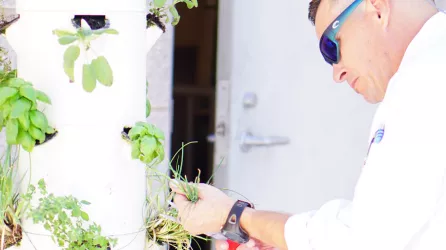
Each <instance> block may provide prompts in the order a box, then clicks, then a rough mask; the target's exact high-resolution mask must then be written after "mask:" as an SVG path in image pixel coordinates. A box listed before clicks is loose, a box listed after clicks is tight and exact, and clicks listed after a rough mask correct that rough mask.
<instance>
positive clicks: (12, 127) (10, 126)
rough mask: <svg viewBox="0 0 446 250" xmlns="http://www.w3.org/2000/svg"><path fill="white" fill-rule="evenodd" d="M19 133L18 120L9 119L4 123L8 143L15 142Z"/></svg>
mask: <svg viewBox="0 0 446 250" xmlns="http://www.w3.org/2000/svg"><path fill="white" fill-rule="evenodd" d="M18 133H19V122H18V121H17V120H16V119H11V120H9V121H8V122H7V123H6V142H7V143H8V144H9V145H13V144H17V135H18Z"/></svg>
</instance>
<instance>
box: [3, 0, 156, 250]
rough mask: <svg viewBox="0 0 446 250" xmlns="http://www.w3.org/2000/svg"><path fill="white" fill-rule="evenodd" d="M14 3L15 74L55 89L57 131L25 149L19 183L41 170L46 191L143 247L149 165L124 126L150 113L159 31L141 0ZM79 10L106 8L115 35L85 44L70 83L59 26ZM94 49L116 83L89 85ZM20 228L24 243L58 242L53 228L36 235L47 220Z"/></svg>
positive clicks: (49, 109)
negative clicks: (134, 151)
mask: <svg viewBox="0 0 446 250" xmlns="http://www.w3.org/2000/svg"><path fill="white" fill-rule="evenodd" d="M16 7H17V12H18V14H20V19H19V20H18V21H17V23H15V24H14V25H12V26H11V27H10V28H9V29H8V30H7V34H6V35H7V39H8V41H9V42H10V44H11V45H12V47H13V48H14V50H15V51H16V53H17V71H18V77H21V78H24V79H25V80H27V81H30V82H32V84H33V85H34V87H35V88H36V89H39V90H41V91H43V92H45V93H46V94H47V95H48V96H49V97H50V98H51V101H52V105H48V106H45V107H43V106H42V108H44V109H43V112H44V113H45V114H46V115H47V118H48V121H49V124H50V125H51V126H52V127H54V128H55V129H56V130H57V131H58V133H57V135H56V136H55V137H54V138H52V139H51V140H49V141H48V142H46V143H44V144H42V145H39V146H36V147H35V148H34V149H33V151H32V152H31V154H29V153H28V152H26V151H24V150H22V151H21V155H20V171H21V173H25V172H26V173H27V175H26V178H25V180H24V181H23V182H22V184H21V185H22V187H23V190H26V187H27V185H28V180H29V179H28V178H29V177H30V176H31V183H33V184H36V183H37V182H38V180H39V179H41V178H44V179H45V182H46V184H47V189H48V191H49V192H50V193H54V194H55V195H73V196H74V197H76V198H78V199H80V200H87V201H89V202H90V203H91V205H89V206H86V208H85V210H86V211H87V212H88V214H89V216H90V219H91V220H92V221H94V222H96V223H98V224H99V225H100V226H101V227H102V229H103V234H104V235H116V238H117V239H118V245H117V246H116V247H114V248H113V249H123V248H124V249H129V250H142V249H144V246H145V242H146V240H145V230H144V216H145V215H144V204H145V198H146V176H145V168H144V165H143V164H142V163H141V162H140V161H138V160H132V159H131V153H130V152H131V149H130V146H129V144H128V143H126V142H125V141H124V140H123V139H122V138H121V131H122V130H123V127H124V126H132V125H133V124H134V123H135V122H137V121H144V120H145V112H146V110H145V107H146V55H147V52H148V51H149V50H150V48H151V47H152V46H153V45H154V43H155V41H156V40H157V39H158V38H159V36H160V35H161V34H162V30H161V29H159V28H158V27H156V26H152V27H151V28H149V29H146V14H147V2H146V1H145V0H125V1H122V0H119V1H118V0H38V1H37V0H17V2H16ZM75 15H105V17H106V19H107V20H108V21H109V24H110V28H112V29H115V30H117V31H118V32H119V34H117V35H116V34H113V35H112V34H104V35H102V36H100V37H99V38H98V39H96V40H94V41H92V43H91V49H90V50H89V51H88V53H87V54H85V53H84V51H83V50H82V49H81V53H80V56H79V59H78V60H77V61H76V64H75V67H74V82H70V81H69V78H68V76H67V75H66V74H65V72H64V68H63V65H64V61H63V58H64V52H65V50H66V48H67V46H68V45H65V46H64V45H61V44H59V42H58V37H57V36H56V35H55V34H53V30H56V29H62V30H71V31H73V32H75V27H74V26H73V24H72V19H73V18H74V16H75ZM98 56H105V57H106V58H107V60H108V62H109V65H110V66H111V68H112V70H113V84H112V85H111V86H105V85H103V84H100V83H99V82H98V83H97V84H96V87H95V88H94V90H93V91H91V92H87V91H86V90H84V88H83V85H82V74H83V73H82V69H83V64H84V63H90V62H91V59H93V58H96V57H98ZM23 230H24V231H26V232H28V234H26V233H24V235H23V236H24V238H23V241H22V246H20V247H19V249H26V250H28V249H29V250H31V249H35V248H36V249H37V250H52V249H59V248H58V247H57V246H56V244H54V243H53V242H52V240H51V238H50V237H48V236H41V235H36V234H44V235H49V233H48V231H46V230H45V229H44V228H43V227H42V226H41V225H34V224H33V223H32V221H30V220H27V221H25V222H24V224H23ZM136 232H139V233H136ZM29 239H30V240H31V242H32V244H33V245H34V246H35V248H34V246H32V245H31V244H30V241H29Z"/></svg>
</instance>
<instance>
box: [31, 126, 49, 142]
mask: <svg viewBox="0 0 446 250" xmlns="http://www.w3.org/2000/svg"><path fill="white" fill-rule="evenodd" d="M28 132H29V134H30V135H31V136H32V137H33V138H34V139H35V140H38V141H39V142H40V143H43V142H44V141H45V133H43V132H42V130H40V129H39V128H37V127H35V126H30V128H29V131H28Z"/></svg>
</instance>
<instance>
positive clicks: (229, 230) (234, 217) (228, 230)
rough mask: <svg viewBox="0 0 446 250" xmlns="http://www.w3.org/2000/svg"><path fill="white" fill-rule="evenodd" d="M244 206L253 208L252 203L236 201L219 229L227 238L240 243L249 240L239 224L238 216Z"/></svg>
mask: <svg viewBox="0 0 446 250" xmlns="http://www.w3.org/2000/svg"><path fill="white" fill-rule="evenodd" d="M246 207H250V208H254V205H253V204H251V203H249V202H246V201H242V200H238V201H236V202H235V204H234V205H233V206H232V209H231V211H230V212H229V215H228V218H227V219H226V222H225V224H224V225H223V227H222V229H221V233H222V234H223V235H224V236H225V237H226V238H227V239H229V240H231V241H233V242H237V243H240V244H244V243H246V242H248V241H249V235H248V234H247V233H246V232H245V231H244V230H243V229H242V227H241V226H240V217H241V215H242V213H243V211H244V210H245V208H246Z"/></svg>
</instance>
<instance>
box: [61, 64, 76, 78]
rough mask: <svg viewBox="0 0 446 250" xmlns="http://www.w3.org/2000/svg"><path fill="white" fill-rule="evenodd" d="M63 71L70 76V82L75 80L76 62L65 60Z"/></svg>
mask: <svg viewBox="0 0 446 250" xmlns="http://www.w3.org/2000/svg"><path fill="white" fill-rule="evenodd" d="M63 71H64V72H65V75H67V76H68V80H69V81H70V82H74V62H72V61H64V62H63Z"/></svg>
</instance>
